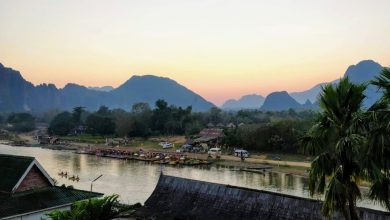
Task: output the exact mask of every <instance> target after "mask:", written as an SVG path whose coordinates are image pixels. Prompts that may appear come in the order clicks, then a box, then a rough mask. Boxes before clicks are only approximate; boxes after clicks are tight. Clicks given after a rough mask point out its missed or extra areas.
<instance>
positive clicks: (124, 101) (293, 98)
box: [0, 60, 383, 112]
mask: <svg viewBox="0 0 390 220" xmlns="http://www.w3.org/2000/svg"><path fill="white" fill-rule="evenodd" d="M382 68H383V67H382V66H381V65H380V64H379V63H377V62H375V61H372V60H363V61H361V62H359V63H357V64H356V65H351V66H349V67H348V68H347V70H346V72H345V74H344V76H343V77H349V78H350V80H351V81H352V82H354V83H367V82H369V81H370V80H372V79H373V78H374V77H375V76H377V75H378V74H379V73H380V71H381V70H382ZM338 82H339V79H336V80H334V81H332V82H329V83H331V84H336V83H338ZM325 84H327V83H320V84H318V85H316V86H314V87H312V88H310V89H308V90H305V91H302V92H293V93H290V94H289V93H287V92H286V91H281V92H273V93H270V94H269V95H268V96H267V97H265V98H264V97H263V96H261V95H256V94H252V95H246V96H243V97H241V98H240V99H238V100H235V99H230V100H227V101H226V102H225V103H224V104H223V105H222V106H221V108H223V109H225V110H240V109H261V110H267V111H281V110H287V109H290V108H292V109H315V108H318V102H317V97H318V95H319V94H320V92H321V88H322V86H323V85H325ZM365 95H366V97H367V98H366V99H365V101H364V105H365V106H370V105H371V104H372V103H374V102H375V101H376V100H377V99H378V98H379V97H380V96H381V93H380V92H378V91H377V89H376V88H375V87H373V86H368V88H367V90H366V92H365ZM158 99H164V100H165V101H167V102H168V103H169V104H171V105H175V106H180V107H187V106H192V108H193V110H194V111H207V110H209V109H210V108H211V107H214V106H215V105H214V104H213V103H211V102H209V101H207V100H205V99H204V98H202V97H201V96H200V95H198V94H196V93H194V92H193V91H191V90H189V89H188V88H186V87H184V86H182V85H180V84H179V83H177V82H175V81H174V80H172V79H169V78H165V77H158V76H153V75H144V76H132V77H131V78H130V79H129V80H127V81H126V82H125V83H123V84H122V85H120V86H119V87H118V88H113V87H111V86H104V87H85V86H81V85H77V84H74V83H68V84H67V85H66V86H65V87H64V88H57V87H56V86H55V85H54V84H40V85H37V86H34V85H33V84H32V83H30V82H28V81H27V80H25V79H24V78H23V77H22V75H21V74H20V72H18V71H16V70H13V69H12V68H7V67H4V66H3V65H2V64H1V63H0V112H20V111H32V112H45V111H48V110H52V109H62V110H71V109H72V108H74V107H75V106H84V107H86V108H87V109H88V110H96V109H98V108H99V107H100V106H102V105H105V106H107V107H109V108H122V109H130V108H131V106H132V105H133V104H135V103H137V102H146V103H148V104H149V105H150V106H151V107H154V103H155V101H156V100H158Z"/></svg>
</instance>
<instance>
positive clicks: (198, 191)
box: [136, 174, 390, 220]
mask: <svg viewBox="0 0 390 220" xmlns="http://www.w3.org/2000/svg"><path fill="white" fill-rule="evenodd" d="M321 205H322V203H321V201H319V200H313V199H307V198H300V197H296V196H291V195H284V194H280V193H274V192H268V191H262V190H255V189H248V188H242V187H236V186H231V185H223V184H217V183H210V182H204V181H198V180H192V179H184V178H179V177H173V176H166V175H163V174H161V176H160V179H159V181H158V183H157V186H156V188H155V190H154V191H153V193H152V195H151V196H150V197H149V198H148V200H147V201H146V202H145V205H144V206H143V207H142V208H140V209H138V210H137V212H136V213H137V215H138V216H139V217H140V218H146V219H188V220H189V219H215V220H218V219H247V220H251V219H253V220H255V219H269V220H274V219H275V220H276V219H284V220H290V219H291V220H307V219H318V220H320V219H324V218H323V216H321V213H320V209H321ZM358 214H359V216H360V218H361V219H376V220H385V219H390V213H388V212H382V211H377V210H372V209H366V208H358ZM333 219H335V220H336V219H342V217H341V216H339V215H338V214H335V216H334V218H333Z"/></svg>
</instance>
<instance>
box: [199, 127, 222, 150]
mask: <svg viewBox="0 0 390 220" xmlns="http://www.w3.org/2000/svg"><path fill="white" fill-rule="evenodd" d="M222 137H223V129H220V128H205V129H203V130H201V131H200V132H199V135H198V138H196V139H194V140H193V142H194V144H195V145H199V146H204V145H207V146H208V147H211V146H215V145H216V144H218V143H219V141H220V140H221V139H222Z"/></svg>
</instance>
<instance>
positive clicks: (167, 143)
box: [159, 142, 173, 149]
mask: <svg viewBox="0 0 390 220" xmlns="http://www.w3.org/2000/svg"><path fill="white" fill-rule="evenodd" d="M159 145H160V146H162V148H163V149H168V148H172V147H173V144H172V143H169V142H160V143H159Z"/></svg>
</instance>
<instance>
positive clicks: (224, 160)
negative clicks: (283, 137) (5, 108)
mask: <svg viewBox="0 0 390 220" xmlns="http://www.w3.org/2000/svg"><path fill="white" fill-rule="evenodd" d="M19 139H21V140H24V141H25V142H26V144H25V146H28V147H41V148H44V149H52V150H67V151H83V150H98V149H115V150H118V151H130V152H131V151H133V152H134V151H138V150H140V149H142V150H143V151H145V152H148V151H154V152H155V151H158V152H164V153H174V152H175V148H171V149H162V148H161V146H159V145H158V143H159V142H160V141H162V140H168V141H170V142H171V143H174V144H175V145H176V146H180V145H181V144H182V142H183V141H184V140H185V139H184V137H183V136H177V137H176V136H173V137H153V138H150V139H148V140H141V139H132V140H131V141H130V142H129V144H128V145H126V146H116V147H111V146H106V145H105V144H103V143H102V141H98V142H96V143H92V142H91V141H87V139H82V140H80V141H76V140H77V137H72V138H67V139H65V141H64V142H62V143H61V144H55V145H51V144H38V142H37V140H35V139H34V138H33V137H32V136H31V134H30V133H27V134H19ZM88 140H89V139H88ZM3 144H7V145H10V142H6V141H3ZM186 156H187V157H188V158H191V159H199V160H207V159H208V154H206V153H186ZM279 156H280V159H281V160H272V159H268V158H269V156H268V155H267V154H252V155H251V157H249V158H246V159H245V161H241V159H240V158H239V157H235V156H232V155H226V154H222V155H221V157H220V158H219V159H215V158H214V159H212V162H213V164H214V165H216V166H218V165H219V166H227V167H235V168H246V167H256V166H264V165H267V166H272V170H273V171H275V172H281V173H286V174H294V175H300V176H307V170H308V168H310V162H307V161H304V162H302V160H304V158H302V156H298V155H283V154H282V155H279ZM284 158H289V159H295V160H301V161H294V160H283V159H284Z"/></svg>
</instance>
